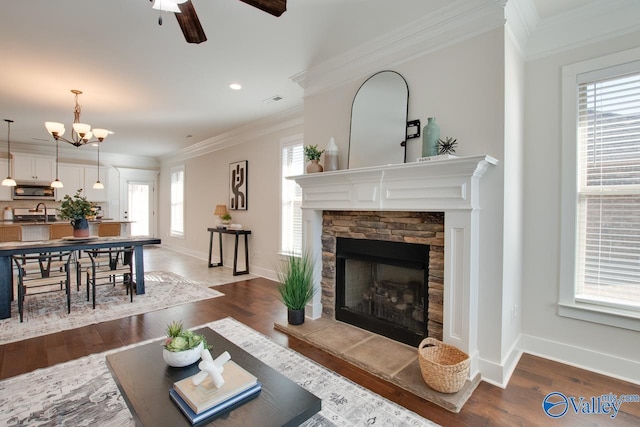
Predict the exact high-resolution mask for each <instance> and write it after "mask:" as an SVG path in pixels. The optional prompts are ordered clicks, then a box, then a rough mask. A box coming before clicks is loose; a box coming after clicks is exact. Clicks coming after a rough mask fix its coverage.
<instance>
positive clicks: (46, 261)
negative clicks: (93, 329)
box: [13, 251, 73, 323]
mask: <svg viewBox="0 0 640 427" xmlns="http://www.w3.org/2000/svg"><path fill="white" fill-rule="evenodd" d="M72 254H73V252H72V251H54V252H47V253H41V254H33V255H32V254H29V255H14V256H13V261H14V263H15V265H16V268H17V269H18V312H19V313H20V323H22V321H23V317H24V299H25V296H27V294H29V295H38V294H44V293H49V292H60V291H63V290H64V291H65V292H66V296H67V314H68V313H71V292H70V280H69V279H70V275H69V263H70V261H71V258H72ZM25 265H37V266H38V267H39V272H38V271H35V270H27V269H26V268H25ZM34 290H35V292H34Z"/></svg>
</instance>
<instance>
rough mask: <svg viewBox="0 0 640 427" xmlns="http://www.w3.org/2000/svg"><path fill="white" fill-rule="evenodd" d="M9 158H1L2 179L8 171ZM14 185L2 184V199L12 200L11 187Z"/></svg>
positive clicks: (0, 171) (0, 191) (0, 189)
mask: <svg viewBox="0 0 640 427" xmlns="http://www.w3.org/2000/svg"><path fill="white" fill-rule="evenodd" d="M7 163H8V160H7V159H1V160H0V181H1V180H3V179H4V176H5V174H6V173H7ZM12 188H13V187H5V186H4V185H0V200H11V189H12Z"/></svg>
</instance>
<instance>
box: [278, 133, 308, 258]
mask: <svg viewBox="0 0 640 427" xmlns="http://www.w3.org/2000/svg"><path fill="white" fill-rule="evenodd" d="M302 145H303V142H302V136H296V137H293V138H290V139H288V140H285V141H282V143H281V145H280V147H281V148H280V152H281V156H280V159H281V160H280V171H281V175H280V180H281V182H282V184H281V190H280V200H281V202H282V205H281V209H280V230H281V231H280V252H281V253H284V254H294V255H301V253H302V209H300V206H301V205H302V189H301V188H300V186H299V185H298V184H296V182H295V181H292V180H288V179H285V177H287V176H295V175H302V173H303V167H304V154H303V146H302Z"/></svg>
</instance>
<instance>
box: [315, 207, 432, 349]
mask: <svg viewBox="0 0 640 427" xmlns="http://www.w3.org/2000/svg"><path fill="white" fill-rule="evenodd" d="M322 218H323V219H322V265H323V268H322V280H321V286H322V297H321V302H322V309H323V314H324V315H327V316H329V317H335V319H336V320H340V321H343V322H346V323H350V324H353V325H355V326H359V327H361V328H363V329H367V330H370V331H372V332H376V333H379V334H381V335H385V336H387V337H389V338H392V339H395V340H397V341H401V342H404V343H407V344H410V345H413V346H417V345H418V344H419V343H420V341H421V340H422V339H423V338H425V337H427V336H430V337H434V338H437V339H440V340H441V339H442V303H443V298H442V295H443V276H444V262H443V261H444V260H443V258H444V256H443V255H444V214H443V213H430V212H390V211H382V212H376V211H324V212H323V215H322Z"/></svg>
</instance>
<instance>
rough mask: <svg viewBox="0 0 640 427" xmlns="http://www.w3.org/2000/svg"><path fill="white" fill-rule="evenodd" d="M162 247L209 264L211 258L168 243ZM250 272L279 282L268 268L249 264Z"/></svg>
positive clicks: (205, 253)
mask: <svg viewBox="0 0 640 427" xmlns="http://www.w3.org/2000/svg"><path fill="white" fill-rule="evenodd" d="M160 246H161V247H163V248H164V249H168V250H170V251H174V252H178V253H181V254H185V255H189V256H192V257H194V258H198V259H201V260H202V262H203V263H206V262H207V257H208V256H209V253H208V252H199V251H193V250H190V249H188V248H184V247H182V246H175V245H171V244H167V243H162V244H161V245H160ZM249 261H251V260H249ZM224 266H225V267H228V268H233V263H231V264H226V263H225V264H224ZM249 271H250V272H251V274H253V275H255V276H260V277H264V278H265V279H270V280H275V281H277V280H278V275H277V274H276V272H275V271H274V270H271V269H268V268H264V267H259V266H255V265H251V263H249Z"/></svg>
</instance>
